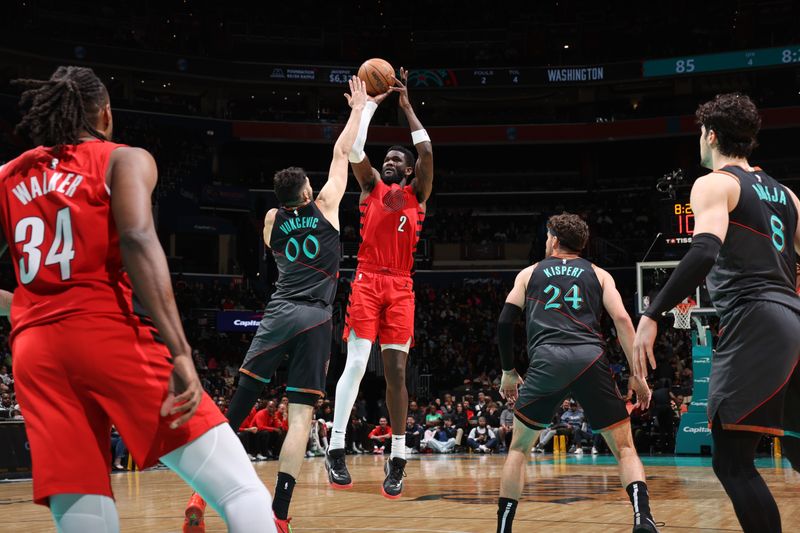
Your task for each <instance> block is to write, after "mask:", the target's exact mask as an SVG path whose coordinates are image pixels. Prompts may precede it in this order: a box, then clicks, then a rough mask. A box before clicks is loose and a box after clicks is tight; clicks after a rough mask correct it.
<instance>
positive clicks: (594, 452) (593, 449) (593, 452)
mask: <svg viewBox="0 0 800 533" xmlns="http://www.w3.org/2000/svg"><path fill="white" fill-rule="evenodd" d="M597 453H598V451H597V448H595V447H594V446H592V455H597Z"/></svg>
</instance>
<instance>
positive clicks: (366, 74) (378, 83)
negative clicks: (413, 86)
mask: <svg viewBox="0 0 800 533" xmlns="http://www.w3.org/2000/svg"><path fill="white" fill-rule="evenodd" d="M393 76H394V68H392V65H391V64H390V63H389V62H388V61H386V60H385V59H381V58H379V57H373V58H372V59H367V60H366V61H364V63H363V64H362V65H361V66H360V67H359V68H358V77H359V78H361V79H362V80H364V83H366V84H367V94H368V95H370V96H377V95H379V94H383V93H385V92H386V91H388V90H389V87H391V86H392V85H394V79H392V77H393Z"/></svg>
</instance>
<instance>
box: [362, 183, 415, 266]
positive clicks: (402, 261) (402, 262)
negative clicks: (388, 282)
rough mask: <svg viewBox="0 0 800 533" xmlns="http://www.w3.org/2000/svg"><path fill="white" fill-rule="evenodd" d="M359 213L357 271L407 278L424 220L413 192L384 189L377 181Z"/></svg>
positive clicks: (398, 188)
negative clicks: (359, 241) (359, 235)
mask: <svg viewBox="0 0 800 533" xmlns="http://www.w3.org/2000/svg"><path fill="white" fill-rule="evenodd" d="M359 209H360V211H361V239H362V241H361V246H360V247H359V249H358V268H359V269H362V270H368V271H373V272H383V273H389V274H395V275H410V274H411V269H412V268H414V253H415V252H416V251H417V243H418V242H419V235H420V232H421V231H422V222H423V221H424V220H425V208H424V207H423V206H422V205H421V204H420V202H419V200H417V195H416V193H415V192H414V188H413V187H412V186H411V185H406V186H405V187H400V186H399V185H397V184H392V185H386V183H384V182H383V180H381V179H377V180H375V187H374V188H373V189H372V191H371V192H370V193H369V195H368V196H367V198H366V199H365V200H364V201H363V202H362V203H361V205H360V207H359Z"/></svg>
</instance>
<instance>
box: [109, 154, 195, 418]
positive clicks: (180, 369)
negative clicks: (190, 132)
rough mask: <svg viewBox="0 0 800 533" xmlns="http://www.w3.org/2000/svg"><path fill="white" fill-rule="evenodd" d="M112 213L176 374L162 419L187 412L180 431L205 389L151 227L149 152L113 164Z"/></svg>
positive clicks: (152, 166) (137, 286) (119, 158)
mask: <svg viewBox="0 0 800 533" xmlns="http://www.w3.org/2000/svg"><path fill="white" fill-rule="evenodd" d="M109 173H110V179H109V186H110V188H111V210H112V213H113V216H114V222H115V223H116V226H117V230H118V232H119V239H120V250H121V252H122V261H123V264H124V265H125V269H126V270H127V272H128V274H129V275H130V278H131V282H132V283H133V288H134V291H135V292H136V296H137V297H138V298H139V300H141V302H142V304H143V305H144V307H145V309H147V311H148V313H150V317H151V318H152V319H153V322H154V323H155V325H156V328H157V329H158V333H159V335H160V336H161V337H162V338H163V339H164V342H165V343H166V345H167V348H168V349H169V352H170V354H171V355H172V359H173V364H174V365H175V369H174V371H173V375H172V378H171V379H170V394H169V395H168V396H167V399H166V401H165V402H164V406H163V407H162V410H161V414H162V416H168V415H171V414H175V413H183V416H181V417H180V418H179V419H177V420H175V421H174V422H173V423H172V427H173V428H174V427H178V426H180V425H181V424H183V423H184V422H186V421H187V420H189V419H190V418H191V417H192V415H193V414H194V412H195V410H196V409H197V406H198V405H199V404H200V400H201V398H202V392H203V389H202V386H201V385H200V380H199V379H198V377H197V372H196V371H195V368H194V363H193V362H192V351H191V348H190V347H189V343H188V342H187V341H186V337H185V336H184V332H183V326H182V325H181V319H180V316H179V314H178V307H177V306H176V304H175V297H174V296H173V293H172V280H171V279H170V276H169V268H168V267H167V258H166V256H165V255H164V250H163V249H162V248H161V243H160V242H159V241H158V236H157V235H156V230H155V226H154V224H153V210H152V206H151V203H150V197H151V195H152V193H153V189H154V188H155V185H156V176H157V170H156V163H155V161H154V160H153V156H151V155H150V154H149V153H148V152H147V151H146V150H142V149H140V148H118V149H117V150H115V151H114V152H112V155H111V161H110V165H109Z"/></svg>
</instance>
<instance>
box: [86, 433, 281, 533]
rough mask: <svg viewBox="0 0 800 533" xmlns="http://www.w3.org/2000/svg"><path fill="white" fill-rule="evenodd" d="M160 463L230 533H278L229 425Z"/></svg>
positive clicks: (265, 498) (264, 493) (268, 502)
mask: <svg viewBox="0 0 800 533" xmlns="http://www.w3.org/2000/svg"><path fill="white" fill-rule="evenodd" d="M161 462H163V463H164V464H165V465H167V466H168V467H170V468H171V469H172V470H174V471H175V473H176V474H178V475H179V476H180V477H182V478H183V480H184V481H186V482H187V483H189V484H190V485H191V486H192V487H193V488H194V489H195V490H196V491H197V492H198V494H200V496H202V497H203V499H204V500H206V501H207V502H208V504H209V505H210V506H211V507H212V508H213V509H214V510H215V511H217V513H218V514H219V515H220V516H221V517H222V519H223V520H225V523H226V524H227V526H228V531H230V532H231V533H255V532H260V533H262V532H263V533H277V531H276V529H275V521H274V520H273V518H272V497H271V496H270V494H269V491H268V490H267V488H266V487H265V486H264V483H262V482H261V480H260V479H259V478H258V475H257V474H256V471H255V470H254V469H253V465H252V464H251V463H250V460H249V459H248V458H247V454H246V453H245V451H244V448H242V443H241V442H240V441H239V438H238V437H237V436H236V434H235V433H234V432H233V430H232V429H231V426H230V425H229V424H227V423H226V424H220V425H219V426H216V427H213V428H211V429H209V430H208V431H206V432H205V433H203V434H202V435H201V436H199V437H198V438H196V439H195V440H193V441H192V442H190V443H189V444H186V445H184V446H181V447H180V448H178V449H177V450H174V451H172V452H170V453H168V454H167V455H164V456H163V457H161ZM86 531H89V530H86Z"/></svg>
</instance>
